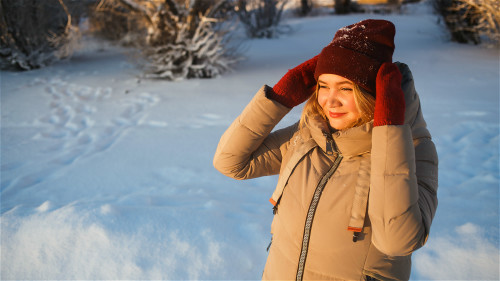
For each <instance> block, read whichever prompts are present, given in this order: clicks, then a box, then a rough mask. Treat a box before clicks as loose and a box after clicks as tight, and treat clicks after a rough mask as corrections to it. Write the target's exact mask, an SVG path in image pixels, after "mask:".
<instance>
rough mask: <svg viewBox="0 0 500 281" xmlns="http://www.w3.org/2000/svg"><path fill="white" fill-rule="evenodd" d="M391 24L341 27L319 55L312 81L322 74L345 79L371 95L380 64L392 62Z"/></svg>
mask: <svg viewBox="0 0 500 281" xmlns="http://www.w3.org/2000/svg"><path fill="white" fill-rule="evenodd" d="M395 34H396V28H395V27H394V24H393V23H392V22H390V21H386V20H374V19H368V20H363V21H360V22H358V23H355V24H352V25H349V26H346V27H343V28H341V29H339V30H338V31H337V32H336V33H335V37H334V38H333V41H332V42H331V43H330V44H329V45H328V46H326V47H325V48H323V50H322V51H321V53H320V55H319V58H318V64H317V65H316V70H315V73H314V78H316V80H318V77H319V76H320V75H321V74H324V73H330V74H336V75H340V76H342V77H344V78H347V79H349V80H351V81H353V82H354V83H356V84H358V85H360V86H361V87H363V88H365V89H366V90H368V91H369V92H370V93H372V94H373V95H375V80H376V77H377V72H378V69H379V68H380V66H381V65H382V63H384V62H392V54H393V53H394V35H395Z"/></svg>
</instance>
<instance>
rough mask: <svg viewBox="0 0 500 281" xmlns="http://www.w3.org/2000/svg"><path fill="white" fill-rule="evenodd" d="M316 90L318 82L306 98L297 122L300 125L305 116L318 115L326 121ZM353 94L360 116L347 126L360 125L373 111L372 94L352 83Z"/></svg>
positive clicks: (368, 119) (365, 121) (373, 101)
mask: <svg viewBox="0 0 500 281" xmlns="http://www.w3.org/2000/svg"><path fill="white" fill-rule="evenodd" d="M318 91H319V84H316V90H315V91H314V93H313V94H312V95H311V97H310V98H309V100H307V102H306V104H305V106H304V109H303V110H302V116H301V117H300V122H299V125H300V127H302V126H304V125H305V122H306V118H307V117H306V116H310V117H313V116H315V117H316V116H319V117H321V118H323V119H324V120H325V121H327V122H328V117H326V115H325V113H324V112H323V108H322V107H321V105H320V104H319V103H318ZM353 94H354V102H355V103H356V107H357V108H358V110H359V112H360V113H361V117H360V118H359V119H358V120H356V122H354V123H353V124H352V125H351V126H350V127H349V128H353V127H357V126H361V125H363V124H365V123H368V122H370V121H371V120H372V119H373V113H374V111H375V97H374V96H372V95H371V94H370V93H369V92H368V91H367V90H365V89H363V88H362V87H360V86H359V85H357V84H356V83H354V84H353ZM346 129H348V128H346Z"/></svg>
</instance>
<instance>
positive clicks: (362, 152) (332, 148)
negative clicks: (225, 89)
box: [214, 63, 438, 280]
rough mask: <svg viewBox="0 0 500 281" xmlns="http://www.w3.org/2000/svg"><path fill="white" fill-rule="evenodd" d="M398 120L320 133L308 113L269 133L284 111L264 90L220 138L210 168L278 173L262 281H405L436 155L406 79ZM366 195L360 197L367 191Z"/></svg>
mask: <svg viewBox="0 0 500 281" xmlns="http://www.w3.org/2000/svg"><path fill="white" fill-rule="evenodd" d="M398 67H399V68H400V70H401V73H402V74H403V82H402V87H403V90H404V92H405V100H406V114H405V125H401V126H380V127H375V128H374V127H373V123H368V124H365V125H363V126H360V127H356V128H352V129H348V130H345V131H342V132H335V133H333V134H332V133H326V132H327V131H328V130H327V129H326V128H327V124H326V122H325V121H323V120H318V119H316V118H313V117H309V118H308V119H307V122H306V125H305V126H303V127H302V128H299V126H298V125H297V124H295V125H293V126H290V127H287V128H284V129H281V130H277V131H275V132H272V133H271V131H272V130H273V128H274V127H275V125H276V124H277V123H278V122H279V121H280V120H281V118H283V117H284V116H285V115H286V114H287V113H288V112H289V109H288V108H286V107H284V106H282V105H281V104H279V103H277V102H274V101H272V100H269V99H267V98H266V96H265V92H266V90H268V89H269V88H268V87H267V86H264V87H263V88H262V89H261V90H260V91H259V92H258V93H257V94H256V96H255V97H254V98H253V100H252V101H251V102H250V103H249V104H248V106H247V107H246V108H245V109H244V110H243V112H242V113H241V115H240V116H239V117H238V118H237V119H236V120H235V121H234V122H233V123H232V124H231V126H230V127H229V128H228V129H227V131H226V132H225V133H224V135H223V136H222V138H221V140H220V142H219V145H218V147H217V151H216V154H215V158H214V166H215V167H216V168H217V169H218V170H219V171H220V172H222V173H223V174H225V175H227V176H230V177H232V178H235V179H248V178H255V177H260V176H266V175H274V174H278V173H279V175H280V176H279V179H278V186H277V188H276V190H275V192H274V193H273V195H272V198H271V200H270V201H271V202H272V203H274V204H276V205H275V210H276V213H275V217H274V220H273V223H272V226H271V232H272V235H273V238H272V239H273V240H272V246H271V248H270V251H269V256H268V259H267V263H266V267H265V270H264V274H263V279H264V280H292V279H295V280H365V279H366V276H371V277H374V278H376V279H380V280H408V279H409V277H410V270H411V253H412V252H413V251H415V250H416V249H418V248H420V247H421V246H422V245H424V243H425V242H426V239H427V237H428V235H429V230H430V226H431V222H432V219H433V217H434V214H435V211H436V207H437V197H436V192H437V187H438V157H437V153H436V149H435V146H434V143H433V142H432V140H431V136H430V134H429V132H428V130H427V129H426V123H425V121H424V119H423V116H422V111H421V108H420V101H419V98H418V95H417V93H416V91H415V88H414V84H413V77H412V75H411V72H410V70H409V69H408V67H407V66H406V65H405V64H401V63H398ZM368 195H369V196H368Z"/></svg>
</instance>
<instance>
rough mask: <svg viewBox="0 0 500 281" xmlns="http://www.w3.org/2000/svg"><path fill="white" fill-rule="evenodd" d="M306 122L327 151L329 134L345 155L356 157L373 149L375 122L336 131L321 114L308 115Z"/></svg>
mask: <svg viewBox="0 0 500 281" xmlns="http://www.w3.org/2000/svg"><path fill="white" fill-rule="evenodd" d="M305 124H306V126H307V127H308V128H309V131H310V134H311V136H312V138H313V139H314V140H315V141H316V143H317V144H318V145H319V146H320V147H321V149H322V150H323V151H325V152H326V143H327V140H328V136H331V137H332V139H333V141H334V142H335V144H336V146H337V148H338V150H339V152H340V154H342V155H343V156H344V157H354V156H357V155H361V154H365V153H369V152H370V151H371V146H372V128H373V122H369V123H366V124H364V125H361V126H359V127H354V128H350V129H347V130H343V131H335V132H331V131H330V128H329V126H328V124H327V122H326V120H324V119H323V118H322V117H320V116H307V118H306V122H305Z"/></svg>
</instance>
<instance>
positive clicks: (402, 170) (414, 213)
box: [368, 66, 438, 256]
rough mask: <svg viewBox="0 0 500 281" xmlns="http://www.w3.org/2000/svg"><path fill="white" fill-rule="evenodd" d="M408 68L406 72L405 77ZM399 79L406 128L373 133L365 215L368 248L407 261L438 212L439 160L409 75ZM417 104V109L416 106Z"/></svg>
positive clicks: (400, 127) (390, 126)
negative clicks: (368, 228) (370, 244)
mask: <svg viewBox="0 0 500 281" xmlns="http://www.w3.org/2000/svg"><path fill="white" fill-rule="evenodd" d="M404 68H407V67H406V66H404V67H403V70H404V71H405V72H409V70H408V69H404ZM405 72H403V71H402V73H403V77H404V78H403V83H407V84H408V83H409V84H410V86H408V85H403V90H404V91H405V99H406V100H407V110H408V109H409V110H410V111H412V110H413V109H411V107H413V108H414V109H415V110H413V111H414V112H413V113H411V112H410V116H417V118H411V117H409V116H407V118H406V119H405V125H400V126H395V125H388V126H379V127H375V128H374V129H373V134H372V138H373V142H372V168H371V169H372V171H371V187H370V198H369V207H368V213H369V216H370V220H371V224H372V242H373V244H374V245H375V247H377V249H378V250H379V251H381V252H383V253H384V254H386V255H389V256H406V255H409V254H411V253H412V252H413V251H415V250H417V249H418V248H420V247H422V246H423V245H424V244H425V242H426V240H427V237H428V236H429V231H430V227H431V223H432V219H433V218H434V214H435V212H436V208H437V188H438V156H437V152H436V147H435V145H434V143H433V142H432V139H431V136H430V134H429V132H428V131H427V129H426V128H425V127H426V125H425V121H423V117H422V113H421V110H420V102H419V100H418V95H417V94H416V91H415V90H414V87H413V80H411V81H406V82H405V77H406V78H407V79H408V77H409V78H411V79H412V77H411V73H410V74H409V76H408V74H407V73H405ZM416 104H417V105H416Z"/></svg>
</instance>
